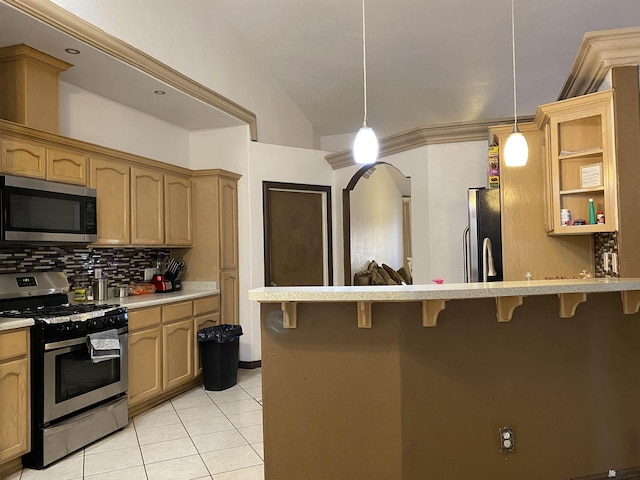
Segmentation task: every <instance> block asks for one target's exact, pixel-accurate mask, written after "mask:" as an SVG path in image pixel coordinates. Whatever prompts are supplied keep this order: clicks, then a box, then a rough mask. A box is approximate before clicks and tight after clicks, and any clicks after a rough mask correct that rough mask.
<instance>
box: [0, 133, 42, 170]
mask: <svg viewBox="0 0 640 480" xmlns="http://www.w3.org/2000/svg"><path fill="white" fill-rule="evenodd" d="M46 150H47V149H46V147H45V146H44V145H40V144H37V143H32V142H28V141H25V140H14V139H8V138H3V139H2V154H1V156H0V170H2V173H8V174H10V175H20V176H23V177H33V178H42V179H44V178H46V175H47V172H46V168H47V160H46Z"/></svg>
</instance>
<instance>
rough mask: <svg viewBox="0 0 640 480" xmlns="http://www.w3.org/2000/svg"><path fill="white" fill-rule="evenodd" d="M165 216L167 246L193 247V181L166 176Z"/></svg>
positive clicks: (186, 178)
mask: <svg viewBox="0 0 640 480" xmlns="http://www.w3.org/2000/svg"><path fill="white" fill-rule="evenodd" d="M164 214H165V215H164V241H165V244H166V245H169V246H188V245H191V244H192V242H193V238H192V226H191V180H190V179H189V178H188V177H179V176H176V175H165V176H164Z"/></svg>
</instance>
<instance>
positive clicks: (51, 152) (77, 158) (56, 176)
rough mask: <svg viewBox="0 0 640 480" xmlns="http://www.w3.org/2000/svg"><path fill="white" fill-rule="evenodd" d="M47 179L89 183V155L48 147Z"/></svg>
mask: <svg viewBox="0 0 640 480" xmlns="http://www.w3.org/2000/svg"><path fill="white" fill-rule="evenodd" d="M47 179H48V180H53V181H56V182H64V183H76V184H78V185H86V184H87V157H86V156H84V155H82V154H80V153H76V152H72V151H69V150H62V149H53V148H47Z"/></svg>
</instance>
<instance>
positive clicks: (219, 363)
mask: <svg viewBox="0 0 640 480" xmlns="http://www.w3.org/2000/svg"><path fill="white" fill-rule="evenodd" d="M240 335H242V327H241V326H240V325H216V326H214V327H207V328H203V329H201V330H198V345H199V346H200V361H201V363H202V376H203V379H204V388H205V390H214V391H219V390H226V389H227V388H230V387H233V386H234V385H235V384H236V383H238V350H239V347H240V340H239V338H240Z"/></svg>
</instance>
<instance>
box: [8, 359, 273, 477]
mask: <svg viewBox="0 0 640 480" xmlns="http://www.w3.org/2000/svg"><path fill="white" fill-rule="evenodd" d="M261 401H262V375H261V372H260V369H252V370H245V369H239V370H238V384H237V385H235V386H234V387H231V388H229V389H227V390H224V391H221V392H210V391H206V390H204V389H203V388H195V389H193V390H191V391H189V392H187V393H185V394H183V395H180V396H179V397H176V398H174V399H172V400H170V401H167V402H165V403H164V404H162V405H159V406H158V407H155V408H154V409H152V410H149V411H147V412H145V413H143V414H140V415H138V416H137V417H134V418H133V419H132V420H131V421H130V422H129V425H128V426H127V427H125V428H124V429H123V430H121V431H119V432H116V433H113V434H111V435H110V436H108V437H106V438H104V439H102V440H100V441H98V442H96V443H94V444H92V445H89V446H87V447H86V448H84V449H82V450H80V451H78V452H76V453H75V454H72V455H71V456H69V457H67V458H64V459H62V460H60V461H58V462H56V463H55V464H53V465H50V466H49V467H48V468H46V469H44V470H31V469H27V468H25V469H24V470H23V471H22V472H17V473H15V474H13V475H11V476H9V477H8V480H31V479H51V480H81V479H82V480H116V479H117V480H165V479H166V480H192V479H193V480H196V479H198V480H264V469H263V448H262V406H261Z"/></svg>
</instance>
